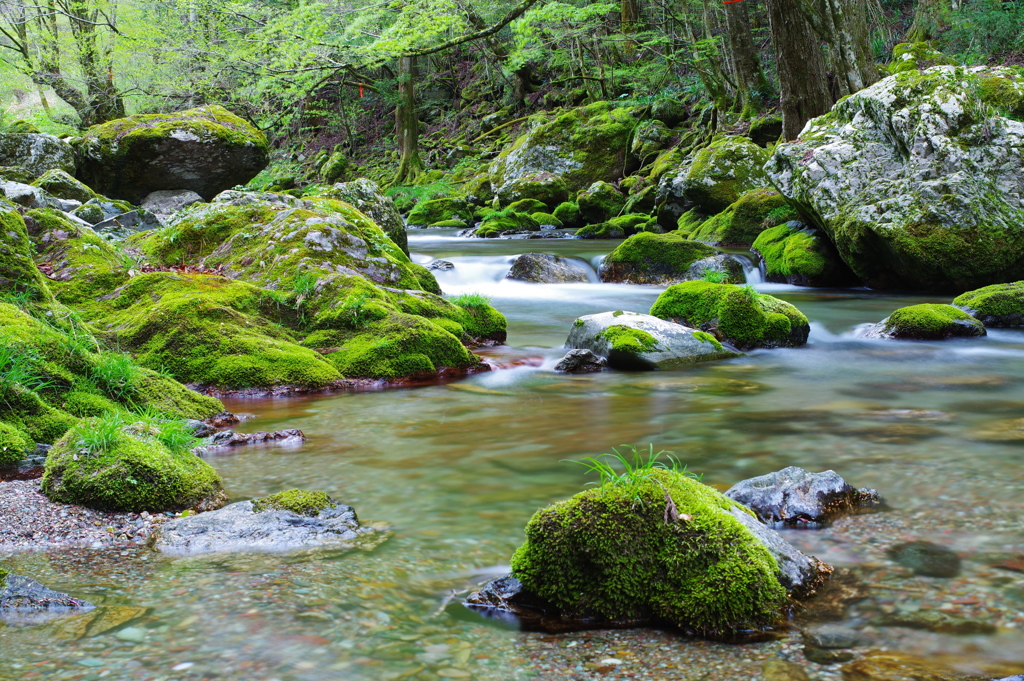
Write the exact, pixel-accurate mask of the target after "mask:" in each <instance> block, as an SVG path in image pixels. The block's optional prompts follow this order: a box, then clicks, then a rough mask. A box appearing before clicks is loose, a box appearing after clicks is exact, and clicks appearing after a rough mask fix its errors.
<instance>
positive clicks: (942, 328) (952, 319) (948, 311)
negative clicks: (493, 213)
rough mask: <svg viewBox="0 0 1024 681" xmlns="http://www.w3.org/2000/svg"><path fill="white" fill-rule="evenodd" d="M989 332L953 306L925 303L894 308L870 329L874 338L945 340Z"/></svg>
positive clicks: (975, 320) (870, 333)
mask: <svg viewBox="0 0 1024 681" xmlns="http://www.w3.org/2000/svg"><path fill="white" fill-rule="evenodd" d="M984 335H985V326H984V325H983V324H982V323H981V322H980V321H978V320H977V319H975V318H974V317H972V316H971V315H969V314H967V313H966V312H964V311H963V310H961V309H960V308H957V307H953V306H952V305H941V304H935V303H922V304H920V305H909V306H907V307H901V308H899V309H898V310H896V311H894V312H893V313H892V314H891V315H889V316H888V317H887V318H885V319H884V320H882V321H881V322H879V324H878V325H877V326H876V327H875V328H874V329H872V330H871V331H869V332H868V336H870V337H879V338H902V339H908V340H945V339H947V338H975V337H977V336H984Z"/></svg>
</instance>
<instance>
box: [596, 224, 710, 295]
mask: <svg viewBox="0 0 1024 681" xmlns="http://www.w3.org/2000/svg"><path fill="white" fill-rule="evenodd" d="M716 253H718V251H716V250H715V249H714V248H712V247H711V246H708V245H707V244H702V243H700V242H698V241H690V240H688V239H685V238H683V236H682V235H681V234H679V233H677V232H669V233H668V234H651V233H649V232H643V233H640V234H636V235H634V236H631V237H629V238H628V239H626V240H625V241H623V242H622V243H621V244H619V245H618V247H616V249H615V250H614V251H612V252H611V253H609V254H608V256H607V257H606V258H605V259H604V262H602V263H601V268H600V272H599V274H600V276H601V281H608V282H616V283H630V284H655V283H662V282H665V281H671V280H675V281H678V280H679V279H682V278H685V277H686V276H687V273H688V271H689V269H690V266H691V265H693V264H694V263H695V262H697V261H698V260H701V259H702V258H707V257H709V256H713V255H715V254H716Z"/></svg>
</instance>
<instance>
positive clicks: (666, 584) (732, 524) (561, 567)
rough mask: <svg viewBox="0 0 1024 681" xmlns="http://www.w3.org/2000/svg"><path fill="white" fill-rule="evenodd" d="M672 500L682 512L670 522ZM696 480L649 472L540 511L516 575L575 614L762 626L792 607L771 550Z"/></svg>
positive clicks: (712, 630) (711, 627) (697, 626)
mask: <svg viewBox="0 0 1024 681" xmlns="http://www.w3.org/2000/svg"><path fill="white" fill-rule="evenodd" d="M668 499H671V504H672V506H671V508H674V509H675V510H676V511H677V513H678V516H679V519H678V520H669V521H668V522H666V517H669V511H668V510H667V507H668V506H669V502H668ZM737 507H738V504H736V503H735V502H733V501H731V500H729V499H727V498H726V497H725V496H723V495H722V494H721V493H719V492H717V491H715V490H714V489H712V488H710V487H708V486H706V485H702V484H701V483H699V482H697V481H696V480H693V479H690V478H687V477H686V476H684V475H680V474H678V473H674V472H671V471H667V470H657V469H656V470H653V471H651V473H650V475H649V476H647V477H646V478H645V479H642V480H640V481H638V482H634V483H632V484H629V485H622V486H612V485H605V486H602V487H600V488H598V489H591V490H587V491H585V492H581V493H580V494H577V495H576V496H574V497H572V498H571V499H569V500H567V501H562V502H559V503H557V504H555V505H553V506H550V507H548V508H546V509H543V510H541V511H538V512H537V513H536V514H535V515H534V516H533V518H532V519H531V520H530V522H529V524H528V525H527V526H526V543H525V544H523V545H522V546H521V547H520V548H519V550H517V551H516V553H515V555H514V556H513V557H512V573H513V574H514V575H515V576H516V577H517V578H519V580H520V581H521V582H522V583H523V585H524V586H525V587H526V589H527V590H529V591H530V592H533V593H536V594H537V595H539V596H541V597H542V598H544V599H545V600H547V601H549V602H550V603H552V604H553V605H555V606H556V607H558V608H559V609H560V610H561V612H562V614H563V616H565V617H569V618H572V619H585V618H597V619H598V620H608V621H624V622H625V621H630V620H640V621H655V622H664V623H668V624H671V625H673V626H677V627H680V628H682V629H685V630H688V631H692V632H694V633H697V634H700V635H704V636H725V635H729V634H731V633H734V632H737V631H740V630H748V629H754V630H759V629H764V628H767V627H771V626H773V625H775V624H777V623H778V622H779V621H780V618H781V616H782V614H783V612H784V610H785V608H786V605H787V597H786V592H785V589H784V588H783V587H782V586H781V584H780V583H779V581H778V577H777V575H778V566H777V565H776V563H775V560H774V559H773V558H772V556H771V554H770V553H768V551H767V549H765V548H764V546H762V545H761V544H760V543H759V542H757V540H756V539H755V538H754V537H753V535H751V534H750V532H749V530H747V529H746V528H745V527H744V526H743V525H742V524H741V523H740V521H738V520H737V519H736V518H735V517H733V516H732V515H731V514H730V512H729V510H730V509H732V508H737Z"/></svg>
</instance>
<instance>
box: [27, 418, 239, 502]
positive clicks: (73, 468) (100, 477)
mask: <svg viewBox="0 0 1024 681" xmlns="http://www.w3.org/2000/svg"><path fill="white" fill-rule="evenodd" d="M140 426H141V424H134V425H132V424H128V425H124V426H118V424H117V423H116V422H115V423H113V424H111V422H110V418H109V417H108V418H107V419H86V420H85V421H83V422H82V423H81V424H80V425H79V426H77V427H76V428H74V429H72V430H71V431H70V432H68V434H67V435H65V436H64V437H63V438H61V440H60V441H59V442H57V444H55V445H54V446H53V448H52V449H51V450H50V451H49V453H48V454H47V457H46V466H45V470H44V473H43V485H42V490H43V493H44V494H45V495H46V496H47V497H49V498H50V499H51V500H53V501H57V502H60V503H65V504H79V505H81V506H86V507H88V508H94V509H97V510H100V511H118V512H130V513H140V512H142V511H150V512H153V511H157V512H162V511H180V510H183V509H188V508H200V509H202V510H209V509H211V508H218V507H220V506H223V505H224V502H225V500H226V496H225V495H224V492H223V491H222V489H221V480H220V476H219V475H217V471H215V470H214V469H213V467H211V466H210V464H208V463H206V462H205V461H203V460H202V459H201V458H199V457H198V456H196V455H195V454H193V453H192V452H191V451H189V450H188V449H187V448H184V447H179V448H177V449H175V450H172V449H169V448H168V446H167V445H166V444H165V441H163V440H161V434H160V432H159V430H157V432H155V433H154V432H152V431H151V430H150V429H149V428H147V427H140ZM99 433H103V434H104V435H105V436H106V437H104V438H103V439H102V441H101V440H100V439H99Z"/></svg>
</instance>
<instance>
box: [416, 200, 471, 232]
mask: <svg viewBox="0 0 1024 681" xmlns="http://www.w3.org/2000/svg"><path fill="white" fill-rule="evenodd" d="M406 220H407V222H408V223H409V224H410V225H419V226H426V225H432V224H434V223H437V222H442V221H444V220H462V221H463V222H472V221H473V210H472V208H470V206H469V203H468V202H467V201H466V200H465V199H462V198H446V199H432V200H430V201H421V202H419V203H417V204H416V207H415V208H413V209H412V210H411V211H409V215H408V217H407V218H406Z"/></svg>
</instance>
